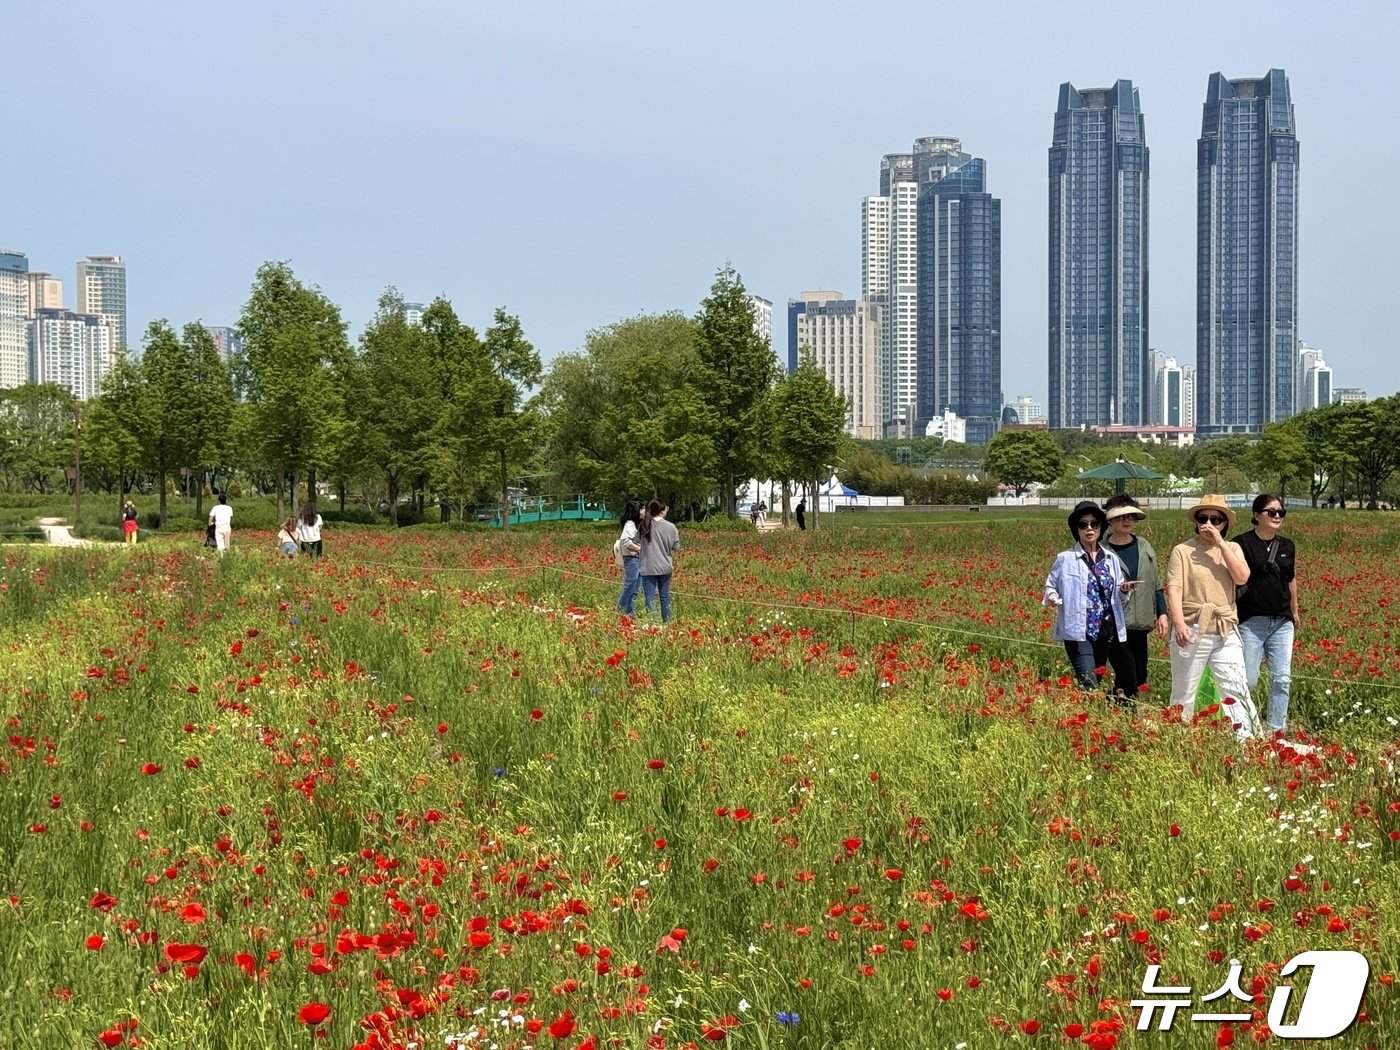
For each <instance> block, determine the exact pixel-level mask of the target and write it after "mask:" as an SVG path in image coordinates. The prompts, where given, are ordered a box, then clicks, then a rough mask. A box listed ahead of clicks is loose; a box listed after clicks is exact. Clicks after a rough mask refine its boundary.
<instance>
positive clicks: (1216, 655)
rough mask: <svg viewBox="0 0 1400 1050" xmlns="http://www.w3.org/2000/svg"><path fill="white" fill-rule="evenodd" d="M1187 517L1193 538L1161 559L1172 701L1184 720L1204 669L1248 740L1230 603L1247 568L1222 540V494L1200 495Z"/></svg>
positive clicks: (1247, 703) (1249, 710)
mask: <svg viewBox="0 0 1400 1050" xmlns="http://www.w3.org/2000/svg"><path fill="white" fill-rule="evenodd" d="M1186 518H1187V520H1188V521H1190V522H1191V523H1192V524H1193V525H1194V526H1195V527H1196V536H1195V538H1194V539H1191V540H1188V541H1187V542H1185V543H1178V544H1177V545H1176V546H1175V547H1174V548H1172V553H1171V557H1170V558H1169V559H1168V560H1167V588H1166V590H1167V611H1168V614H1169V615H1170V617H1171V625H1172V633H1171V642H1170V644H1169V646H1168V648H1169V650H1170V655H1171V664H1172V696H1171V702H1172V703H1173V704H1175V705H1176V706H1177V707H1180V708H1181V715H1182V719H1183V720H1184V721H1190V719H1191V716H1192V713H1193V712H1194V710H1195V705H1196V689H1197V688H1198V687H1199V686H1200V684H1201V676H1202V675H1203V674H1204V673H1205V669H1206V668H1207V667H1209V668H1210V673H1211V676H1212V677H1213V678H1214V679H1215V684H1216V686H1217V687H1218V688H1219V690H1220V696H1221V701H1222V706H1223V709H1224V712H1225V714H1226V715H1227V716H1229V718H1230V721H1231V722H1232V723H1233V725H1234V727H1235V733H1236V735H1237V736H1238V737H1239V738H1240V740H1247V739H1249V738H1250V737H1252V736H1255V735H1256V734H1257V732H1258V729H1259V713H1258V712H1257V711H1256V710H1255V708H1254V701H1253V700H1252V699H1251V698H1250V695H1249V685H1248V682H1247V681H1246V678H1245V667H1244V646H1243V645H1242V644H1241V642H1240V632H1239V614H1238V612H1237V610H1236V608H1235V594H1236V590H1237V588H1239V587H1241V586H1243V585H1244V584H1245V583H1246V582H1248V580H1249V566H1248V565H1247V564H1246V563H1245V559H1244V553H1243V552H1242V551H1241V550H1240V548H1239V547H1238V546H1236V545H1235V544H1233V543H1227V542H1226V541H1225V536H1226V534H1227V533H1228V531H1229V529H1230V527H1231V526H1233V525H1234V524H1235V512H1234V511H1233V510H1231V509H1230V508H1229V507H1228V506H1226V504H1225V498H1224V497H1223V496H1202V497H1201V501H1200V502H1199V503H1197V504H1196V505H1195V506H1194V507H1192V508H1190V509H1189V510H1188V511H1187V512H1186Z"/></svg>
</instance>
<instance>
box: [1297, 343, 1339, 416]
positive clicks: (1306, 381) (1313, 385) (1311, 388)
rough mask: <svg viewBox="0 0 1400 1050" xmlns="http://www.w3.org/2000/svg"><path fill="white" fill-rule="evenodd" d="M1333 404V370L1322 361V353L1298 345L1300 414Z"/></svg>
mask: <svg viewBox="0 0 1400 1050" xmlns="http://www.w3.org/2000/svg"><path fill="white" fill-rule="evenodd" d="M1331 403H1332V369H1330V368H1328V367H1327V362H1326V361H1324V360H1323V359H1322V351H1321V350H1318V349H1317V348H1315V347H1311V346H1303V345H1302V344H1301V343H1300V344H1299V345H1298V393H1297V400H1296V403H1295V408H1296V409H1297V411H1299V412H1307V411H1309V410H1310V409H1314V408H1321V407H1323V406H1324V405H1330V404H1331Z"/></svg>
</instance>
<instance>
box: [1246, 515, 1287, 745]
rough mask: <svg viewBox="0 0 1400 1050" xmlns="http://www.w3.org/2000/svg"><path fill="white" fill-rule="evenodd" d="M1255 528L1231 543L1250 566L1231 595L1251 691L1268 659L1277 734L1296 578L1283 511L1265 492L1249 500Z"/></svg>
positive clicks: (1282, 719)
mask: <svg viewBox="0 0 1400 1050" xmlns="http://www.w3.org/2000/svg"><path fill="white" fill-rule="evenodd" d="M1252 510H1253V514H1254V519H1253V520H1254V528H1253V530H1252V531H1250V532H1246V533H1245V534H1244V535H1242V536H1237V537H1235V540H1234V542H1235V543H1238V544H1239V545H1240V549H1241V550H1243V551H1244V560H1245V562H1246V563H1247V564H1248V565H1249V585H1248V586H1247V587H1246V588H1245V591H1244V593H1243V594H1241V595H1240V596H1239V597H1238V598H1237V599H1236V603H1235V604H1236V605H1237V607H1238V608H1239V612H1240V641H1241V642H1242V643H1243V644H1244V669H1245V674H1246V676H1247V678H1248V680H1249V688H1250V690H1251V692H1252V691H1253V690H1254V687H1255V686H1256V685H1257V684H1258V682H1259V666H1260V664H1261V663H1262V662H1263V661H1264V660H1266V659H1267V660H1268V661H1269V710H1268V715H1267V717H1268V719H1269V725H1270V726H1272V727H1273V729H1274V730H1275V732H1282V730H1283V728H1284V726H1285V725H1286V724H1287V722H1288V687H1289V685H1290V683H1291V681H1292V665H1293V632H1294V628H1295V626H1296V624H1297V623H1298V581H1297V580H1296V579H1295V578H1294V572H1293V561H1294V555H1295V549H1294V546H1293V541H1292V540H1290V539H1289V538H1288V537H1287V536H1280V535H1279V529H1281V528H1282V527H1283V519H1284V518H1285V517H1286V516H1287V515H1288V509H1287V508H1286V507H1284V505H1283V500H1281V499H1279V497H1277V496H1273V495H1270V494H1269V493H1267V492H1261V493H1260V494H1259V495H1258V496H1256V497H1255V498H1254V504H1253V507H1252Z"/></svg>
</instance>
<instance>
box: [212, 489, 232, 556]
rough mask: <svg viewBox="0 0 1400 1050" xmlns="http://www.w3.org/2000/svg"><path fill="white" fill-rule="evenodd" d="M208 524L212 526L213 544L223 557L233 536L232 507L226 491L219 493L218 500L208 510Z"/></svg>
mask: <svg viewBox="0 0 1400 1050" xmlns="http://www.w3.org/2000/svg"><path fill="white" fill-rule="evenodd" d="M209 524H210V525H213V526H214V546H215V547H217V548H218V550H219V556H220V557H223V554H224V551H226V550H228V544H229V540H230V539H231V538H232V537H233V508H232V507H230V506H229V505H228V493H227V492H220V493H219V502H218V503H216V504H215V505H214V507H213V509H211V510H210V511H209Z"/></svg>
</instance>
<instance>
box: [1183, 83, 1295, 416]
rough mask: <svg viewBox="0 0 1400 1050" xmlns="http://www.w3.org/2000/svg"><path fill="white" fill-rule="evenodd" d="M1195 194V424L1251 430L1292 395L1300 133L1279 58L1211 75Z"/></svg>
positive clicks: (1280, 411)
mask: <svg viewBox="0 0 1400 1050" xmlns="http://www.w3.org/2000/svg"><path fill="white" fill-rule="evenodd" d="M1196 202H1197V204H1196V206H1197V222H1196V367H1197V369H1198V370H1199V374H1200V389H1199V391H1198V394H1199V402H1198V404H1197V417H1198V419H1197V424H1196V430H1197V432H1198V433H1199V434H1201V435H1202V436H1205V437H1209V436H1211V435H1214V434H1257V433H1259V432H1260V431H1261V430H1262V429H1263V427H1264V424H1265V423H1271V422H1275V421H1277V420H1281V419H1287V418H1288V417H1289V416H1291V415H1292V414H1293V412H1294V410H1295V407H1296V406H1295V399H1296V396H1297V381H1296V376H1297V346H1298V316H1297V313H1298V136H1297V131H1296V128H1295V125H1294V121H1293V102H1292V98H1291V96H1290V94H1289V87H1288V78H1287V77H1286V76H1285V75H1284V72H1283V70H1281V69H1271V70H1269V72H1268V74H1267V75H1266V76H1263V77H1260V78H1258V79H1252V80H1227V79H1226V78H1225V76H1224V75H1223V74H1220V73H1216V74H1214V75H1212V76H1211V78H1210V84H1209V87H1208V89H1207V92H1206V102H1205V111H1204V116H1203V118H1202V121H1201V137H1200V140H1199V141H1198V143H1197V150H1196Z"/></svg>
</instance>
